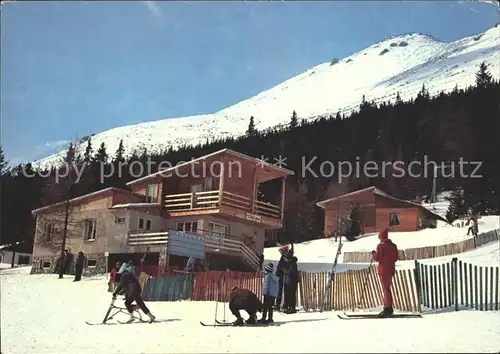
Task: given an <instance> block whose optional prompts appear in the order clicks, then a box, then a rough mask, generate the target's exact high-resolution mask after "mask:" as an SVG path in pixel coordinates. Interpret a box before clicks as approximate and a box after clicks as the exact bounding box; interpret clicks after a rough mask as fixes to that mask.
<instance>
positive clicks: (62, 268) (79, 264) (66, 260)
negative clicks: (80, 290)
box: [54, 250, 85, 282]
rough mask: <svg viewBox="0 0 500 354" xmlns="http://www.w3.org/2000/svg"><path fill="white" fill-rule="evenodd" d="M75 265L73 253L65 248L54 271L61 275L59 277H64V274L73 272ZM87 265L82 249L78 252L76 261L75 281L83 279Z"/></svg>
mask: <svg viewBox="0 0 500 354" xmlns="http://www.w3.org/2000/svg"><path fill="white" fill-rule="evenodd" d="M72 265H73V254H72V253H71V252H70V251H69V250H64V252H63V253H62V254H61V255H60V256H59V258H58V259H57V262H56V267H55V269H54V273H57V274H58V275H59V279H63V276H64V274H72ZM84 265H85V255H84V253H83V252H82V251H80V252H78V256H77V257H76V261H75V279H74V280H73V281H74V282H75V281H80V280H82V273H83V268H84Z"/></svg>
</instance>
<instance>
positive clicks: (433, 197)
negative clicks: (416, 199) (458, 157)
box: [431, 162, 454, 204]
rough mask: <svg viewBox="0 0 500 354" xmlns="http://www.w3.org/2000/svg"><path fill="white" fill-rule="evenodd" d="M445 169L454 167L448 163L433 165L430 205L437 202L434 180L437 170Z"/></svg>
mask: <svg viewBox="0 0 500 354" xmlns="http://www.w3.org/2000/svg"><path fill="white" fill-rule="evenodd" d="M446 167H454V165H452V164H450V163H449V162H448V163H446V164H444V165H443V164H442V163H441V166H438V165H435V166H434V177H433V179H432V192H431V204H433V203H436V202H437V188H436V180H437V174H438V170H439V169H441V168H442V169H444V168H446Z"/></svg>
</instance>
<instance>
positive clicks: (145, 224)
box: [139, 218, 151, 230]
mask: <svg viewBox="0 0 500 354" xmlns="http://www.w3.org/2000/svg"><path fill="white" fill-rule="evenodd" d="M139 230H151V220H149V219H144V218H139Z"/></svg>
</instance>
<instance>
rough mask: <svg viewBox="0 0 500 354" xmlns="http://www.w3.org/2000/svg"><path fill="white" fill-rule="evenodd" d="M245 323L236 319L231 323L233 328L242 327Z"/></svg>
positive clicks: (239, 318) (240, 319) (241, 319)
mask: <svg viewBox="0 0 500 354" xmlns="http://www.w3.org/2000/svg"><path fill="white" fill-rule="evenodd" d="M244 324H245V322H243V318H241V317H238V318H237V319H236V321H234V322H233V326H243V325H244Z"/></svg>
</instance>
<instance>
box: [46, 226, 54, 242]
mask: <svg viewBox="0 0 500 354" xmlns="http://www.w3.org/2000/svg"><path fill="white" fill-rule="evenodd" d="M54 233H55V225H54V224H52V223H47V224H45V240H46V241H52V238H53V237H54Z"/></svg>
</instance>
